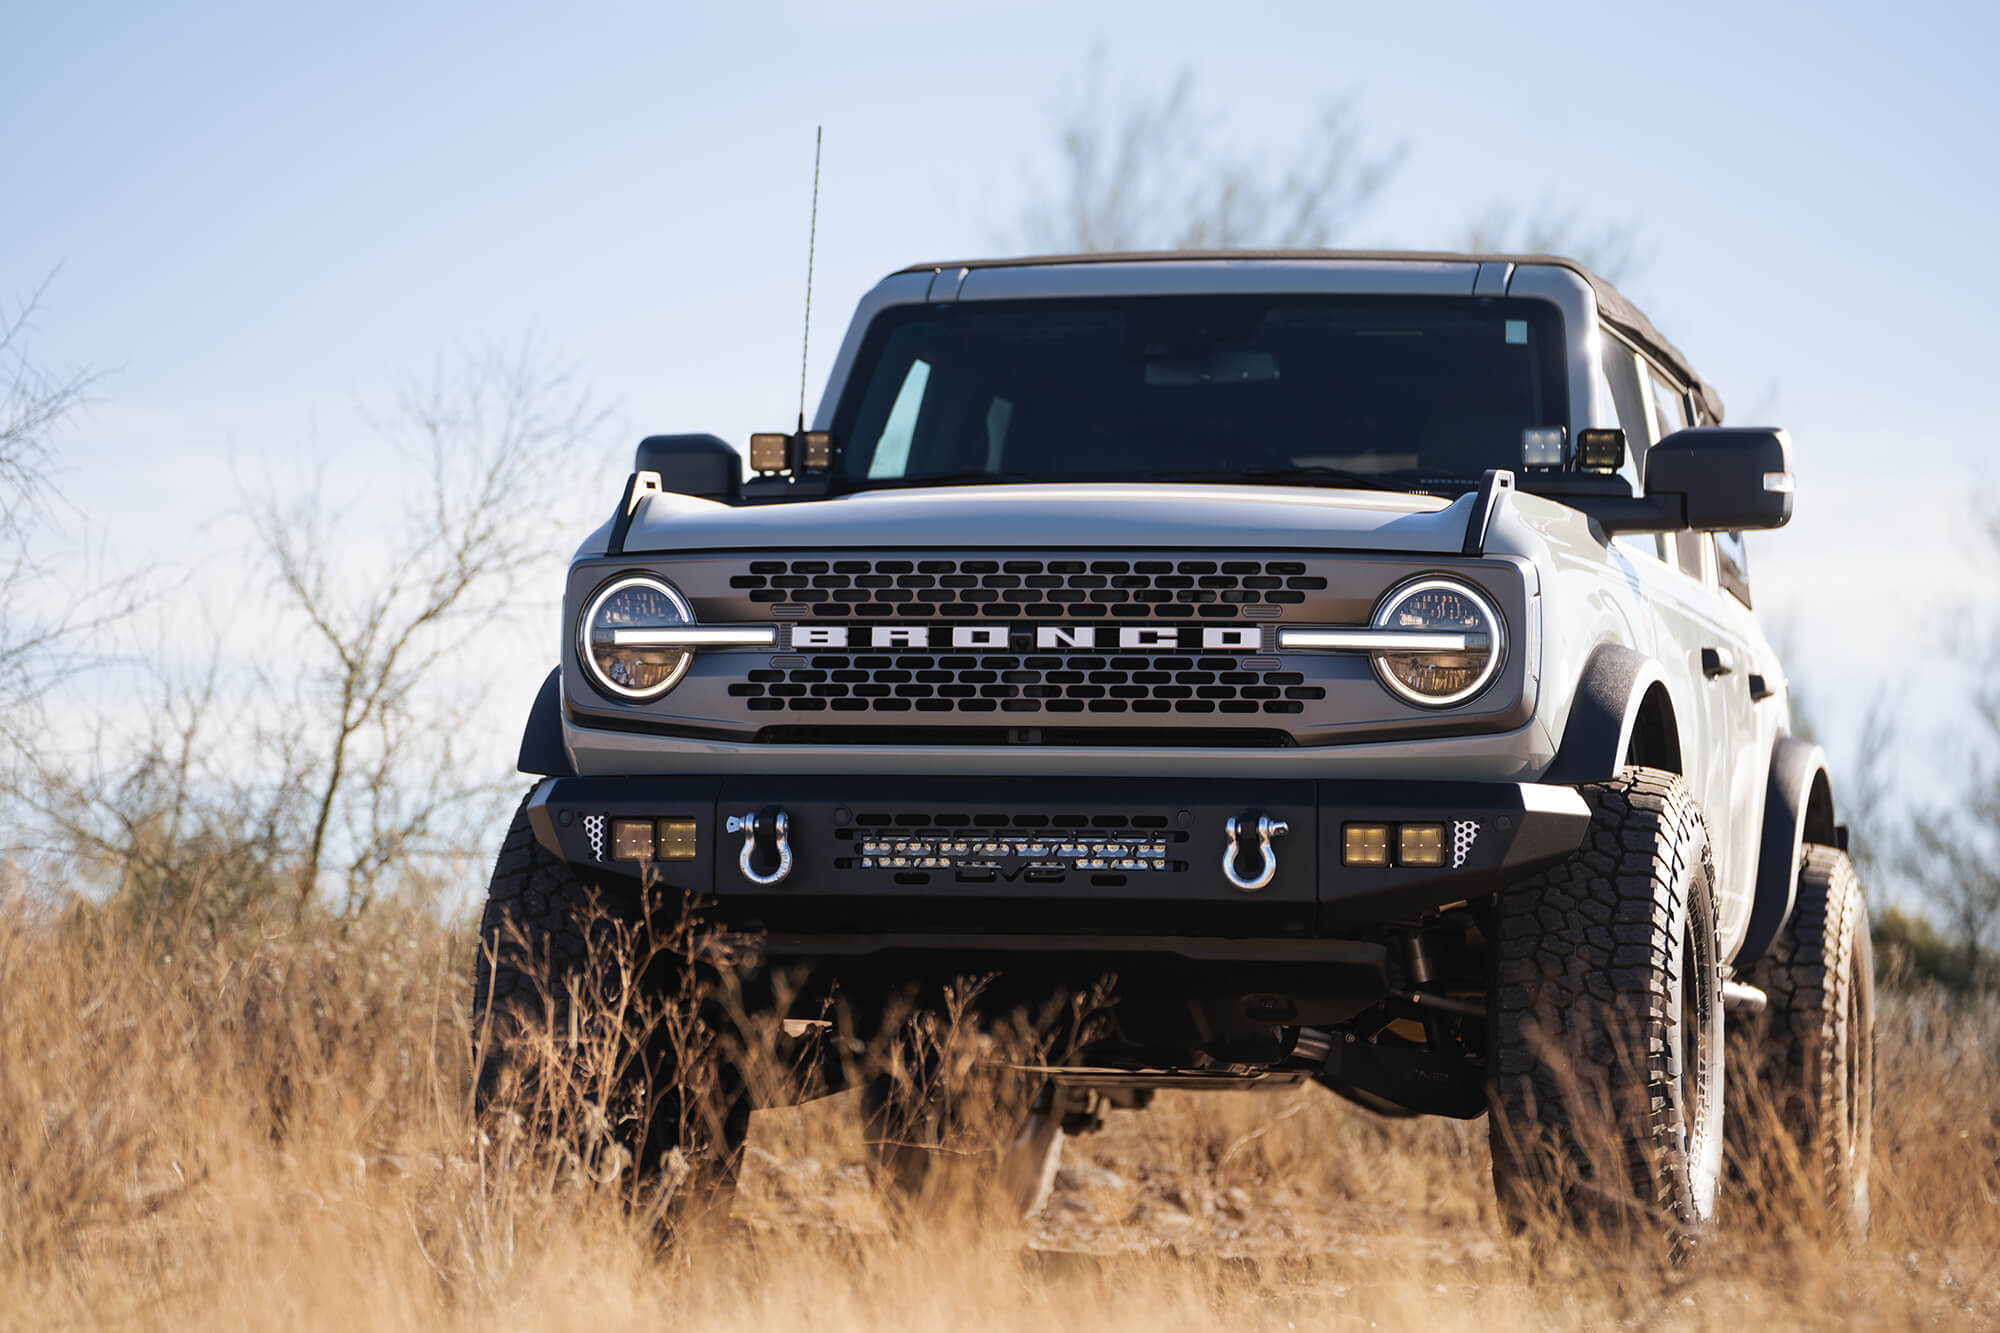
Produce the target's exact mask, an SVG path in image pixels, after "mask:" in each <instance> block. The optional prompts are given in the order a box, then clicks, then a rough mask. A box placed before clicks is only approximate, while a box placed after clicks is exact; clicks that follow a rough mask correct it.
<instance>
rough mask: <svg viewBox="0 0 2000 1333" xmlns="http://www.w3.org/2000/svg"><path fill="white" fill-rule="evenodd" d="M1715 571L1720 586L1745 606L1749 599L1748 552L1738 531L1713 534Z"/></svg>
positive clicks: (1748, 603) (1749, 602) (1749, 603)
mask: <svg viewBox="0 0 2000 1333" xmlns="http://www.w3.org/2000/svg"><path fill="white" fill-rule="evenodd" d="M1715 573H1716V578H1717V579H1718V580H1720V582H1721V583H1722V586H1723V587H1725V588H1727V589H1728V590H1729V591H1730V592H1732V593H1734V594H1735V595H1736V600H1737V601H1739V602H1741V603H1743V605H1745V606H1749V605H1751V601H1750V553H1749V552H1748V551H1747V550H1745V549H1744V546H1743V534H1742V533H1740V532H1718V533H1716V534H1715Z"/></svg>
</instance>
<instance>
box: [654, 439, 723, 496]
mask: <svg viewBox="0 0 2000 1333" xmlns="http://www.w3.org/2000/svg"><path fill="white" fill-rule="evenodd" d="M632 470H633V471H634V472H657V473H659V474H660V487H661V489H663V490H668V491H672V492H674V493H675V494H676V495H693V496H698V497H700V498H701V499H704V500H720V501H721V502H722V503H723V504H731V505H733V504H736V503H738V502H739V501H740V500H742V498H743V455H741V454H739V453H737V452H736V451H735V450H734V449H732V448H730V447H729V444H728V442H727V441H724V440H721V439H718V438H716V437H715V436H713V435H648V436H647V437H646V438H645V439H643V440H641V441H639V448H638V450H637V451H636V452H635V453H634V454H633V456H632Z"/></svg>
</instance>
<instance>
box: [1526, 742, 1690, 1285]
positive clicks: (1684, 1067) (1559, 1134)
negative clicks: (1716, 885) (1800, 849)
mask: <svg viewBox="0 0 2000 1333" xmlns="http://www.w3.org/2000/svg"><path fill="white" fill-rule="evenodd" d="M1578 790H1579V793H1580V794H1581V795H1582V796H1583V798H1584V800H1585V802H1586V803H1588V805H1589V806H1590V811H1591V826H1590V830H1589V832H1588V833H1587V834H1586V836H1585V839H1584V842H1583V845H1582V846H1581V847H1580V848H1579V849H1578V850H1577V852H1576V853H1575V854H1574V855H1573V856H1571V857H1570V858H1569V859H1568V860H1567V861H1564V862H1563V863H1561V864H1560V865H1558V866H1556V867H1554V868H1553V869H1550V870H1548V871H1545V872H1544V873H1543V874H1541V875H1539V876H1537V877H1536V878H1535V879H1534V880H1531V881H1530V882H1528V883H1526V884H1523V885H1521V886H1519V887H1516V888H1513V889H1509V890H1507V891H1506V892H1505V893H1504V894H1503V895H1502V897H1501V899H1500V903H1499V907H1498V911H1497V913H1496V921H1495V931H1496V938H1495V939H1494V941H1493V949H1492V954H1493V958H1494V964H1493V966H1494V978H1493V987H1492V999H1491V1001H1490V1005H1491V1012H1492V1024H1491V1036H1490V1040H1491V1043H1492V1050H1491V1053H1490V1061H1489V1066H1488V1067H1489V1069H1490V1070H1491V1071H1492V1072H1491V1079H1492V1087H1491V1099H1492V1110H1493V1115H1492V1117H1491V1119H1490V1121H1489V1131H1488V1132H1489V1136H1490V1139H1491V1142H1492V1149H1493V1178H1494V1185H1495V1187H1496V1190H1497V1193H1498V1196H1499V1202H1500V1207H1501V1212H1502V1214H1503V1216H1504V1217H1505V1218H1506V1219H1507V1220H1508V1222H1509V1223H1510V1224H1512V1225H1513V1226H1514V1227H1515V1228H1516V1229H1519V1228H1522V1227H1525V1226H1527V1225H1528V1224H1529V1223H1530V1222H1531V1221H1533V1220H1535V1219H1537V1218H1546V1219H1549V1220H1553V1221H1556V1222H1559V1223H1562V1224H1565V1225H1568V1226H1573V1227H1581V1228H1583V1229H1585V1230H1587V1231H1595V1232H1610V1233H1617V1234H1622V1235H1625V1236H1630V1237H1633V1238H1638V1237H1641V1236H1653V1237H1658V1238H1659V1239H1660V1241H1661V1242H1663V1244H1662V1245H1661V1247H1660V1252H1661V1253H1663V1255H1664V1256H1666V1257H1669V1258H1676V1259H1677V1258H1680V1257H1682V1256H1683V1255H1684V1254H1685V1253H1686V1251H1687V1249H1688V1247H1689V1246H1690V1244H1691V1243H1692V1240H1693V1235H1694V1231H1695V1229H1696V1228H1697V1227H1698V1226H1699V1225H1700V1224H1701V1223H1702V1222H1704V1221H1706V1220H1707V1219H1708V1218H1709V1217H1710V1216H1711V1215H1712V1214H1713V1212H1714V1207H1715V1196H1716V1187H1717V1182H1718V1179H1719V1176H1720V1174H1721V1165H1722V1110H1723V1065H1724V1061H1723V1048H1722V1031H1723V1029H1722V973H1721V968H1720V967H1719V966H1718V960H1717V956H1716V939H1715V904H1714V899H1713V890H1712V887H1711V885H1712V881H1713V875H1714V872H1713V869H1712V867H1711V863H1710V859H1709V844H1708V831H1707V828H1706V826H1705V825H1704V824H1703V822H1702V818H1701V814H1700V811H1699V810H1697V809H1696V807H1695V804H1694V800H1693V798H1692V797H1691V796H1690V795H1689V793H1688V790H1687V787H1686V785H1685V784H1684V783H1683V782H1682V781H1681V779H1680V778H1679V777H1678V776H1676V775H1675V774H1672V773H1667V772H1662V771H1660V770H1656V769H1648V768H1628V769H1626V770H1625V771H1624V772H1623V773H1622V774H1620V775H1619V776H1618V777H1617V778H1615V779H1613V780H1612V781H1609V782H1601V783H1593V784H1590V785H1588V786H1584V787H1581V788H1579V789H1578Z"/></svg>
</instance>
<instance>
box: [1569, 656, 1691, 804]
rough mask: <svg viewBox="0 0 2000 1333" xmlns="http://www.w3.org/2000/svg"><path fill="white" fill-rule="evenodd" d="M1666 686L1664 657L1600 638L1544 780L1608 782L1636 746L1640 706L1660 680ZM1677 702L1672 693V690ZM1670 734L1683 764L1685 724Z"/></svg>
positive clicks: (1579, 679) (1578, 684)
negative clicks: (1661, 659) (1634, 737)
mask: <svg viewBox="0 0 2000 1333" xmlns="http://www.w3.org/2000/svg"><path fill="white" fill-rule="evenodd" d="M1656 685H1657V686H1659V687H1660V688H1661V690H1663V691H1664V690H1665V689H1666V676H1665V674H1664V673H1662V672H1661V670H1660V666H1659V663H1657V662H1655V661H1653V660H1652V659H1651V658H1649V657H1646V656H1643V655H1641V654H1640V653H1637V652H1634V651H1633V650H1632V649H1630V648H1627V647H1625V646H1624V645H1623V644H1618V643H1600V644H1599V645H1597V647H1596V648H1594V649H1592V650H1591V653H1590V657H1589V659H1588V660H1586V661H1585V662H1584V664H1583V671H1582V672H1581V673H1580V674H1579V675H1578V676H1577V682H1576V692H1575V693H1574V694H1573V695H1571V696H1570V706H1569V721H1568V722H1567V724H1565V725H1564V727H1563V737H1562V744H1561V745H1560V746H1559V747H1558V748H1557V750H1556V757H1555V761H1554V762H1553V763H1551V764H1550V765H1549V770H1548V772H1547V773H1545V774H1543V776H1542V779H1541V780H1542V781H1543V782H1547V783H1553V784H1557V785H1560V786H1565V787H1574V786H1578V785H1581V784H1582V783H1586V782H1605V781H1608V780H1609V779H1611V778H1615V777H1617V776H1618V771H1619V770H1620V769H1622V768H1623V767H1624V766H1625V756H1626V755H1628V754H1630V753H1631V750H1632V734H1633V732H1634V730H1635V729H1636V728H1637V726H1638V722H1639V711H1640V708H1641V706H1642V705H1643V704H1644V703H1645V700H1646V696H1647V694H1648V693H1650V692H1651V690H1652V689H1653V687H1654V686H1656ZM1669 704H1670V706H1671V696H1669ZM1672 730H1673V732H1674V734H1673V735H1671V736H1668V737H1665V738H1664V740H1665V741H1666V742H1667V743H1668V744H1669V745H1670V746H1671V748H1672V752H1673V754H1674V756H1675V759H1674V767H1675V769H1676V770H1677V771H1678V769H1679V767H1680V761H1679V756H1680V755H1681V754H1682V753H1684V751H1683V750H1682V748H1681V743H1680V741H1681V738H1680V735H1679V724H1678V723H1677V722H1676V723H1675V724H1674V726H1673V728H1672Z"/></svg>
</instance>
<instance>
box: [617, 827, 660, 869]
mask: <svg viewBox="0 0 2000 1333" xmlns="http://www.w3.org/2000/svg"><path fill="white" fill-rule="evenodd" d="M611 859H612V860H614V861H651V860H653V859H654V857H653V821H652V820H650V819H614V820H612V821H611Z"/></svg>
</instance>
